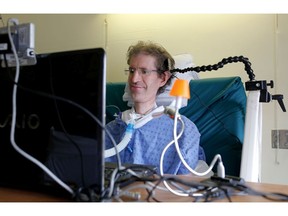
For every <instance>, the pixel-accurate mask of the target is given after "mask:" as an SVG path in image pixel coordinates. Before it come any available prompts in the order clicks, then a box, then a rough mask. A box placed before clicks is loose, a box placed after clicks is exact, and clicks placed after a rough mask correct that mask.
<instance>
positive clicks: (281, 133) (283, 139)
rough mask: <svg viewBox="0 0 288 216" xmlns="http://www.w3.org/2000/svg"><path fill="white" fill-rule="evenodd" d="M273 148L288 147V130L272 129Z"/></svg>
mask: <svg viewBox="0 0 288 216" xmlns="http://www.w3.org/2000/svg"><path fill="white" fill-rule="evenodd" d="M271 138H272V148H279V149H288V130H272V133H271Z"/></svg>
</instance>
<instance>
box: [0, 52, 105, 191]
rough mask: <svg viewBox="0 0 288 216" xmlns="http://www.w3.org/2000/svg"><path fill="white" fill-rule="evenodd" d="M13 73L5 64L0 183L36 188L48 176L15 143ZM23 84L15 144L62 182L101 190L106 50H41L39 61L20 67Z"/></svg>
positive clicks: (0, 80)
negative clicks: (11, 131)
mask: <svg viewBox="0 0 288 216" xmlns="http://www.w3.org/2000/svg"><path fill="white" fill-rule="evenodd" d="M14 74H15V68H0V101H1V105H0V139H1V141H0V171H1V173H2V174H1V177H0V185H2V186H12V187H21V188H22V187H25V188H31V189H33V188H35V187H37V186H38V185H42V184H43V181H44V182H45V181H46V180H47V179H48V180H49V177H47V175H46V174H45V173H44V172H43V170H41V169H40V168H39V167H38V166H36V165H35V164H33V163H32V162H31V161H29V160H27V159H26V158H24V157H23V156H22V155H20V154H19V153H18V152H16V151H15V149H14V148H13V147H12V145H11V143H10V129H11V114H12V88H13V81H12V80H13V77H14ZM18 83H19V85H18V90H17V121H16V122H17V125H16V129H15V134H14V137H15V142H16V144H17V145H18V146H19V147H20V148H21V149H22V150H24V151H25V152H26V153H28V154H29V155H31V156H32V157H34V158H36V159H37V160H39V161H40V162H42V163H43V164H45V165H46V166H47V167H48V168H49V169H50V170H51V171H52V172H53V173H55V174H56V175H57V176H58V177H59V178H60V179H61V180H63V181H65V182H68V183H71V184H73V185H75V187H92V186H93V187H94V188H96V191H97V192H99V193H101V191H102V190H103V187H104V186H103V185H104V177H103V173H104V158H103V157H104V154H103V151H104V141H105V137H104V136H105V133H104V130H103V126H104V125H105V104H106V60H105V51H104V50H103V49H102V48H93V49H84V50H73V51H62V52H57V53H48V54H39V55H37V64H36V65H33V66H24V67H21V68H20V77H19V82H18ZM39 92H40V93H39ZM47 95H48V96H47ZM53 96H55V97H53ZM75 104H76V105H75ZM91 115H93V116H91ZM43 176H44V177H43ZM45 176H46V177H45ZM43 179H44V180H43ZM49 181H50V182H52V181H53V180H51V179H50V180H49ZM45 183H46V182H45Z"/></svg>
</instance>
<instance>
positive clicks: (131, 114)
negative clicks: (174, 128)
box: [121, 106, 165, 128]
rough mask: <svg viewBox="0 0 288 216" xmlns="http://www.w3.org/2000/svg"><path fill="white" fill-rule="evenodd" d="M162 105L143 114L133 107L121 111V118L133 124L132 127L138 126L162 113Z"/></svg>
mask: <svg viewBox="0 0 288 216" xmlns="http://www.w3.org/2000/svg"><path fill="white" fill-rule="evenodd" d="M164 110H165V109H164V107H163V106H160V107H156V108H154V109H153V110H152V111H151V112H149V113H148V114H145V115H141V114H137V113H135V111H134V108H132V109H130V110H126V111H124V112H123V113H122V116H121V119H122V120H123V121H124V122H125V123H126V124H127V125H128V124H129V123H130V124H131V123H132V124H134V128H140V127H142V126H143V125H145V124H146V123H147V122H149V121H150V120H152V119H153V118H155V117H157V116H159V115H161V114H163V113H164Z"/></svg>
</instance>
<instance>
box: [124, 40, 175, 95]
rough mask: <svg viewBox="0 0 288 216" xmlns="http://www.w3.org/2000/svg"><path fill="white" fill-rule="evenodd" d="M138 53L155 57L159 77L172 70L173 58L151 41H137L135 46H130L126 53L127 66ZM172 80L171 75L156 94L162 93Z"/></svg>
mask: <svg viewBox="0 0 288 216" xmlns="http://www.w3.org/2000/svg"><path fill="white" fill-rule="evenodd" d="M140 53H142V54H146V55H150V56H153V57H155V60H156V65H155V66H156V68H157V71H158V74H159V75H161V74H163V73H164V72H165V71H170V70H172V69H174V66H175V61H174V59H173V57H172V56H171V55H170V54H169V53H168V52H167V50H166V49H165V48H164V47H163V46H161V45H159V44H157V43H154V42H152V41H138V43H136V44H135V45H131V46H130V47H129V48H128V51H127V64H128V65H130V60H131V58H132V57H133V56H135V55H138V54H140ZM172 78H173V74H171V76H170V78H169V79H168V80H167V82H166V84H165V85H164V86H162V87H160V88H159V89H158V92H157V94H160V93H162V92H164V90H165V88H166V86H167V85H169V84H170V83H171V80H172Z"/></svg>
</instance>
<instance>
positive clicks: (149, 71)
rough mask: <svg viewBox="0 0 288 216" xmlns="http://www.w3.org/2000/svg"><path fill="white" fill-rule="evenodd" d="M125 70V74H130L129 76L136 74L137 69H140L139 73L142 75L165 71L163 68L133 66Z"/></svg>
mask: <svg viewBox="0 0 288 216" xmlns="http://www.w3.org/2000/svg"><path fill="white" fill-rule="evenodd" d="M124 71H125V74H128V75H129V76H130V75H132V74H134V73H135V72H136V71H138V72H139V71H140V72H139V74H140V75H141V76H147V75H149V74H151V73H152V72H157V73H159V72H163V71H161V70H148V69H145V68H131V67H129V68H128V69H125V70H124Z"/></svg>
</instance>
